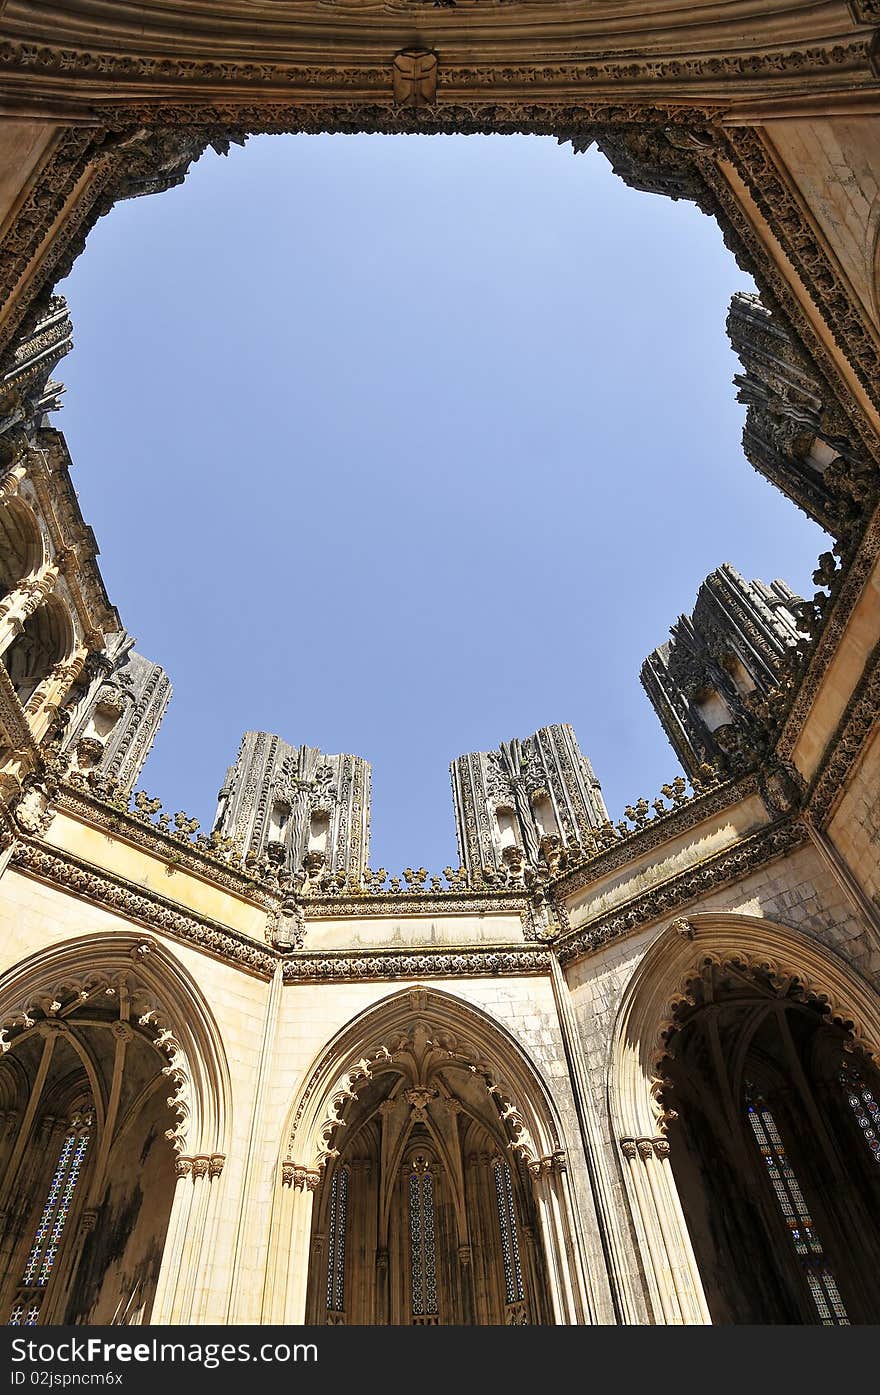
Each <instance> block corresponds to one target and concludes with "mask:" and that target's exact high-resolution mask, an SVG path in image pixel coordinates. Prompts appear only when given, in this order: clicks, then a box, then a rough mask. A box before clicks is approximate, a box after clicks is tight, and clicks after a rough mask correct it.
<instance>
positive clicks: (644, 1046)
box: [608, 912, 880, 1322]
mask: <svg viewBox="0 0 880 1395" xmlns="http://www.w3.org/2000/svg"><path fill="white" fill-rule="evenodd" d="M725 962H732V963H734V964H738V965H741V966H742V967H743V968H744V969H746V970H749V969H754V970H757V971H759V972H760V973H762V974H763V975H767V976H770V978H772V979H773V980H774V981H778V982H779V983H784V984H790V983H792V982H794V983H795V984H796V987H797V991H798V993H799V994H800V995H801V996H802V997H803V998H804V1000H805V1001H806V1000H809V1001H812V1002H813V1003H815V1004H817V1005H819V1006H820V1007H821V1008H822V1009H823V1011H824V1012H825V1015H827V1018H828V1020H829V1021H832V1022H834V1023H836V1024H837V1025H838V1026H839V1027H840V1028H841V1029H842V1030H844V1031H845V1032H846V1033H847V1034H848V1035H849V1036H850V1037H851V1039H852V1041H853V1042H854V1044H856V1045H857V1046H858V1048H859V1049H860V1050H861V1051H863V1052H864V1053H865V1054H866V1056H867V1057H869V1058H870V1059H872V1060H873V1061H874V1062H875V1063H876V1062H877V1061H878V1060H880V997H878V995H877V993H876V990H875V989H874V988H873V987H872V985H871V984H870V983H868V982H867V980H865V979H863V978H861V976H860V975H859V974H858V973H856V972H855V970H854V969H853V968H852V967H851V966H850V965H849V964H848V963H847V962H846V961H845V960H843V959H842V958H840V957H839V956H837V955H834V954H833V953H831V952H830V951H829V950H827V949H826V948H825V947H824V946H822V945H821V944H819V943H818V942H817V941H816V940H814V939H811V938H810V937H809V936H807V935H804V934H802V933H801V932H800V931H797V930H793V929H791V928H789V927H787V926H783V925H779V924H776V923H774V922H772V921H766V920H759V919H756V918H754V917H751V916H743V915H736V914H723V913H705V912H704V913H697V914H694V915H693V916H691V917H688V918H679V919H677V920H675V921H673V922H672V923H671V925H669V926H667V927H666V928H665V929H664V930H663V931H661V933H660V934H659V936H658V937H657V939H656V940H655V941H654V944H653V945H652V946H651V948H650V949H649V950H648V951H647V953H646V954H645V956H644V958H643V959H642V961H641V962H640V964H639V966H638V968H637V970H636V971H635V973H634V974H633V977H632V979H631V980H630V982H629V984H628V985H627V988H626V990H625V992H624V994H623V998H622V1001H621V1004H620V1008H619V1010H618V1014H617V1019H616V1022H615V1027H614V1032H613V1035H612V1042H611V1056H610V1063H611V1068H610V1075H609V1083H608V1105H609V1114H610V1121H611V1128H612V1135H613V1137H614V1138H615V1139H616V1140H617V1144H618V1147H619V1149H620V1154H621V1167H622V1171H623V1176H624V1180H625V1184H626V1189H627V1194H628V1198H629V1204H630V1210H631V1214H632V1216H633V1224H634V1227H635V1230H636V1235H637V1238H638V1243H639V1247H640V1250H641V1251H642V1254H643V1258H644V1263H645V1274H646V1279H647V1282H648V1289H649V1294H650V1298H651V1301H652V1303H653V1304H654V1306H655V1312H656V1314H657V1320H658V1321H661V1322H708V1321H710V1320H711V1319H710V1314H709V1307H708V1304H707V1301H706V1297H705V1293H704V1290H703V1283H702V1279H701V1276H700V1271H699V1266H698V1264H697V1259H696V1256H695V1253H694V1248H693V1245H692V1242H691V1238H690V1235H689V1233H688V1227H687V1224H686V1222H685V1218H684V1213H683V1211H682V1207H681V1202H680V1200H679V1195H678V1190H677V1187H676V1183H675V1180H674V1178H673V1175H672V1170H671V1166H670V1145H669V1140H668V1138H667V1124H668V1122H669V1120H668V1117H667V1115H666V1112H665V1105H664V1086H665V1083H666V1082H665V1079H664V1073H663V1057H664V1054H665V1052H666V1041H667V1038H668V1036H669V1033H670V1031H671V1030H673V1029H674V1027H675V1023H676V1014H677V1012H678V1011H679V1009H680V1007H681V1006H682V1005H683V1004H686V1003H687V1002H688V1001H689V991H690V990H689V985H690V984H691V983H692V981H693V980H694V978H695V976H697V977H699V966H700V965H701V964H703V965H708V964H715V963H718V964H723V963H725ZM670 1272H671V1273H672V1275H673V1277H674V1279H675V1284H674V1287H673V1288H672V1289H671V1290H670V1287H669V1285H668V1284H665V1283H664V1281H663V1275H664V1274H666V1273H670Z"/></svg>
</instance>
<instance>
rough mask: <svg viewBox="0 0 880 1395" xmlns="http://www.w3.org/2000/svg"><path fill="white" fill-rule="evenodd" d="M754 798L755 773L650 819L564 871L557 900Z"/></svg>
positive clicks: (555, 886)
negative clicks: (640, 826) (725, 810)
mask: <svg viewBox="0 0 880 1395" xmlns="http://www.w3.org/2000/svg"><path fill="white" fill-rule="evenodd" d="M753 795H760V787H759V782H758V777H757V775H756V774H755V773H753V772H750V773H749V774H747V775H743V776H741V777H740V778H739V779H737V780H730V781H725V783H724V784H722V785H714V786H713V787H712V789H710V790H707V791H706V793H705V794H701V795H698V796H696V798H693V799H690V800H688V802H687V803H686V804H683V805H682V806H681V807H680V808H678V809H670V810H669V811H668V812H667V813H666V814H663V815H662V816H661V817H660V818H654V819H650V820H649V821H648V823H647V824H646V826H645V827H644V828H639V829H635V830H633V831H632V832H631V833H629V834H627V836H626V837H625V838H622V839H621V840H620V842H618V843H613V844H612V845H611V846H610V847H608V848H603V849H602V850H601V851H599V852H597V853H595V854H594V855H593V856H592V857H590V858H588V859H587V860H586V861H584V862H581V863H579V864H578V865H577V866H576V867H573V868H571V869H570V870H568V871H565V872H562V873H561V874H560V875H559V876H558V877H557V878H556V879H555V880H554V881H552V882H551V883H550V890H551V891H552V893H553V896H554V898H555V899H556V900H557V901H562V900H564V899H566V898H568V897H570V896H572V895H573V894H574V893H575V892H577V891H580V890H582V889H583V888H584V887H587V886H590V885H592V884H593V883H594V882H597V881H599V880H600V878H602V877H606V876H608V875H609V873H611V872H616V871H617V870H618V869H619V868H621V867H625V866H626V865H627V863H630V862H636V861H638V859H639V858H641V857H643V856H644V855H645V853H647V852H652V851H653V850H654V849H655V848H659V847H662V845H663V844H664V843H669V842H671V841H673V840H674V839H676V838H680V837H681V836H682V834H684V833H687V832H689V830H690V829H692V828H697V827H698V826H699V825H700V824H701V823H705V822H706V821H707V819H710V818H712V816H713V815H715V814H718V813H721V812H722V811H723V810H724V809H728V808H733V807H734V806H735V805H737V804H740V803H742V801H743V800H745V799H749V798H751V797H752V796H753ZM768 817H769V816H768Z"/></svg>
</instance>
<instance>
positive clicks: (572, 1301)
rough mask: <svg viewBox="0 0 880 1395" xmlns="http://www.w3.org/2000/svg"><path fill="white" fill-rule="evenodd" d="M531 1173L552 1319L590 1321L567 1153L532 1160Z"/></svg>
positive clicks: (563, 1323)
mask: <svg viewBox="0 0 880 1395" xmlns="http://www.w3.org/2000/svg"><path fill="white" fill-rule="evenodd" d="M529 1173H530V1174H531V1178H532V1190H533V1192H534V1196H535V1204H536V1206H537V1211H538V1224H539V1225H540V1227H541V1237H542V1239H543V1242H544V1254H545V1257H546V1264H547V1280H548V1284H549V1288H550V1302H551V1305H552V1309H553V1319H554V1321H555V1322H556V1323H557V1324H559V1325H563V1326H564V1325H569V1324H572V1323H582V1322H588V1321H590V1315H589V1311H588V1307H587V1304H586V1302H585V1298H584V1295H585V1291H586V1284H585V1276H584V1275H583V1273H582V1272H581V1265H580V1252H579V1248H578V1246H577V1244H576V1243H575V1240H574V1237H573V1235H572V1234H571V1225H570V1218H571V1198H570V1196H569V1192H568V1177H567V1174H566V1170H565V1154H564V1153H561V1152H559V1153H553V1154H551V1155H550V1156H549V1157H545V1158H538V1159H536V1160H534V1161H532V1162H530V1163H529Z"/></svg>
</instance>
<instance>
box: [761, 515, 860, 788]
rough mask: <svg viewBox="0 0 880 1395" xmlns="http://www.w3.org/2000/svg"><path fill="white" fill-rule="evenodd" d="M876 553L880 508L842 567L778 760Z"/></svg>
mask: <svg viewBox="0 0 880 1395" xmlns="http://www.w3.org/2000/svg"><path fill="white" fill-rule="evenodd" d="M878 556H880V508H878V509H877V510H876V511H875V513H874V516H873V518H872V519H871V520H870V522H869V524H868V527H867V528H866V529H865V532H864V534H863V536H862V540H861V543H860V545H859V548H858V551H857V553H856V555H855V557H854V558H853V559H852V560H851V562H850V563H849V565H848V566H847V567H846V568H845V570H844V573H843V577H842V580H841V584H840V589H839V591H838V592H837V593H836V595H835V596H834V598H833V600H832V603H831V607H830V610H829V612H828V613H827V614H826V616H825V617H824V621H823V624H822V629H821V631H820V633H819V637H818V641H817V643H816V646H815V648H814V650H813V652H812V654H811V655H810V659H809V663H808V664H807V668H806V671H805V672H804V673H802V674H801V675H799V681H798V686H797V691H796V694H795V697H794V701H793V702H792V704H791V707H790V708H789V711H788V714H787V716H786V719H785V723H784V725H783V727H782V731H781V732H780V734H779V738H778V740H777V742H776V754H777V756H778V757H779V758H780V759H781V760H790V759H791V755H792V752H793V750H794V748H795V745H796V743H797V739H798V737H799V736H800V733H801V731H802V730H803V727H804V725H805V723H806V721H807V717H808V715H809V712H810V709H811V707H812V706H813V703H814V701H815V699H816V695H817V693H818V692H819V688H820V687H821V685H822V681H823V679H824V677H825V674H826V673H827V671H828V669H829V668H830V666H831V663H832V661H833V659H834V657H835V655H836V654H838V652H839V650H840V645H841V641H842V639H843V637H844V633H845V630H846V627H847V625H848V623H849V620H850V616H851V615H852V612H853V610H854V608H855V606H856V603H857V601H858V599H859V597H860V596H861V594H862V591H863V590H864V587H865V584H866V582H867V581H868V578H869V577H870V575H871V573H872V571H873V570H874V567H875V565H876V562H877V558H878Z"/></svg>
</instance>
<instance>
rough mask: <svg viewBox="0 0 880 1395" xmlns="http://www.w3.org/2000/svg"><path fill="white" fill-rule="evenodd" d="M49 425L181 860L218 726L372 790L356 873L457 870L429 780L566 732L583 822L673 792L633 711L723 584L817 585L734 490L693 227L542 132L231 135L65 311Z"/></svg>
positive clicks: (708, 277) (739, 489) (116, 218)
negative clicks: (139, 694)
mask: <svg viewBox="0 0 880 1395" xmlns="http://www.w3.org/2000/svg"><path fill="white" fill-rule="evenodd" d="M60 289H61V290H62V291H63V293H64V294H65V295H66V296H67V297H68V300H69V302H70V306H71V311H72V315H73V324H74V337H75V345H76V347H75V349H74V351H73V353H72V354H71V355H70V357H69V358H67V359H66V360H65V362H64V363H63V365H62V367H61V372H60V376H62V377H63V378H64V381H65V382H66V384H67V389H68V390H67V393H66V396H65V399H64V402H65V405H64V410H63V412H62V413H61V414H60V416H59V417H57V418H56V424H57V425H58V426H59V427H61V429H63V430H64V432H65V434H66V436H67V439H68V443H69V445H70V448H71V452H72V455H73V459H74V462H75V480H74V482H75V484H76V486H77V489H78V491H79V495H80V500H81V503H82V507H83V512H84V514H85V517H86V519H87V520H88V522H89V523H91V525H92V527H93V528H94V530H95V532H96V534H97V537H98V542H99V544H100V547H101V557H100V564H101V567H102V571H103V574H104V578H105V581H106V583H107V586H108V589H109V592H110V595H111V597H112V599H113V601H114V602H115V604H116V605H117V606H118V608H119V610H120V612H121V614H122V617H123V621H124V623H125V624H126V625H127V627H128V628H129V629H130V630H131V632H132V633H133V634H134V635H136V637H137V640H138V648H139V649H140V651H141V652H142V653H144V654H146V655H148V656H149V657H150V658H152V659H155V660H157V661H159V662H160V663H162V664H163V665H164V666H165V668H166V669H167V670H168V672H169V674H170V676H171V679H172V682H173V685H174V698H173V699H172V704H171V707H170V709H169V712H168V715H167V716H166V719H165V723H164V725H163V728H162V730H161V732H160V735H159V738H158V740H157V743H156V746H155V748H154V751H153V753H152V755H151V757H150V760H149V762H148V764H147V767H146V769H145V772H144V775H143V778H142V780H141V785H142V787H144V788H146V789H147V790H148V791H149V792H150V793H151V794H158V795H159V796H160V797H161V798H162V799H163V800H164V803H165V806H166V808H169V809H170V810H171V811H172V812H173V811H175V810H177V809H180V808H182V809H184V810H186V811H187V812H188V813H189V814H191V815H193V816H195V817H196V818H199V819H200V820H201V821H202V824H203V826H205V827H207V826H208V825H209V824H210V821H211V819H212V817H213V812H214V807H215V798H216V793H217V791H218V789H219V788H220V784H221V782H222V779H223V775H224V773H225V770H226V767H227V766H228V765H229V764H231V762H232V761H233V759H234V758H235V754H236V751H237V748H238V742H239V739H240V736H241V733H242V732H243V731H244V730H245V729H248V728H259V729H265V730H269V731H274V732H277V733H278V734H279V735H281V736H283V737H285V738H286V739H287V740H289V741H291V742H296V743H299V742H308V743H309V744H310V745H315V746H320V747H321V748H322V749H323V750H325V751H330V752H333V751H353V752H356V753H358V754H360V755H363V756H366V757H367V758H368V759H369V760H370V761H371V762H372V765H373V819H372V857H371V861H372V864H373V866H379V865H383V866H385V867H388V868H389V870H391V871H392V872H396V871H398V870H399V869H400V868H402V867H404V866H407V865H414V866H419V865H424V866H426V867H427V868H429V870H431V871H435V870H439V869H440V868H442V867H443V866H444V865H445V864H446V863H447V862H450V861H452V862H453V863H455V862H456V860H457V859H456V855H455V835H454V827H453V821H452V803H451V796H450V791H449V776H448V769H447V767H448V764H449V761H450V760H451V759H452V758H453V757H455V756H457V755H459V754H461V753H462V752H465V751H469V750H485V749H491V748H492V747H495V746H497V745H498V743H499V742H500V741H502V740H506V739H509V738H510V737H512V736H526V735H528V734H529V733H530V732H532V731H534V730H535V729H536V728H537V727H539V726H543V725H546V724H548V723H550V722H558V721H570V722H572V723H573V725H574V727H575V730H576V732H577V734H578V737H579V740H580V744H581V747H582V749H583V750H584V751H585V752H587V753H588V755H589V756H590V758H591V759H592V761H593V764H594V766H595V768H596V771H597V774H598V775H599V777H600V779H601V781H602V784H603V789H604V793H605V797H606V800H607V802H608V804H609V807H610V810H611V813H612V816H614V817H619V815H620V812H621V810H622V808H623V806H624V805H625V804H627V803H630V802H631V801H633V800H635V799H636V798H638V797H639V796H642V795H644V796H646V797H647V798H652V797H654V796H655V795H656V794H657V793H658V791H659V787H660V785H661V784H662V783H663V782H664V781H665V780H667V779H669V778H670V777H671V776H672V775H674V774H676V773H677V772H678V766H677V763H676V760H675V757H674V755H673V753H672V751H671V749H670V747H669V745H668V743H667V741H666V738H665V736H664V734H663V731H662V728H661V727H660V724H659V722H658V720H657V719H656V717H655V716H654V713H653V710H652V709H651V707H650V705H649V703H648V701H647V699H646V697H645V696H644V693H643V692H642V689H641V685H640V683H639V680H638V672H639V667H640V664H641V661H642V659H643V658H644V656H645V655H646V654H647V653H648V652H649V650H651V649H652V648H654V647H655V646H656V645H657V644H660V643H661V642H662V641H663V640H664V639H665V638H666V636H667V633H668V629H669V626H670V624H672V622H673V621H674V620H675V619H676V617H677V616H678V615H679V614H680V613H681V612H682V611H685V610H689V609H690V608H691V607H692V604H693V601H694V598H695V595H696V592H697V588H698V587H699V585H700V582H701V581H702V580H703V578H704V577H705V576H706V575H707V573H708V572H710V571H711V570H712V569H713V568H714V567H716V566H717V565H718V564H719V563H720V562H722V561H730V562H732V563H733V564H734V566H736V567H737V568H738V569H739V570H740V571H741V572H743V573H745V574H746V575H747V576H749V577H753V576H759V577H762V578H763V579H765V580H769V579H771V578H773V577H776V576H782V577H784V578H785V579H786V580H787V581H788V582H789V583H790V584H791V585H793V586H794V587H795V589H797V590H801V591H804V590H807V591H809V592H810V594H811V593H812V592H811V589H810V579H809V578H810V572H811V571H812V569H813V566H814V563H815V558H816V556H817V554H818V552H819V551H821V550H822V548H823V545H824V539H823V535H822V533H821V532H820V530H819V529H818V528H817V527H816V526H815V525H814V524H812V523H810V522H809V520H807V519H806V518H805V517H804V516H803V515H802V514H800V513H799V511H798V510H797V509H796V508H795V507H794V505H792V504H790V503H789V502H788V501H787V500H785V499H784V498H783V497H782V496H781V495H780V494H779V493H778V492H777V491H776V490H774V489H773V488H772V487H771V486H770V485H769V484H767V483H766V482H765V481H764V480H763V479H762V478H761V477H760V476H758V475H757V474H756V473H755V471H754V470H753V469H752V468H751V466H750V465H749V464H748V462H747V461H746V460H745V458H744V456H743V454H742V450H741V446H740V434H741V429H742V421H743V415H744V410H745V409H744V408H743V407H741V406H739V405H738V404H737V403H736V401H735V395H734V389H733V386H732V383H731V379H732V377H733V374H734V373H735V372H736V371H737V361H736V359H735V358H734V356H733V354H732V352H731V351H730V348H729V346H728V344H727V339H726V336H725V333H724V320H725V316H726V312H727V305H728V302H729V299H730V296H731V295H732V294H733V292H734V291H736V290H738V289H753V288H752V287H751V285H750V283H749V280H748V278H747V277H746V276H744V275H743V274H742V273H741V272H740V271H739V270H738V268H737V267H736V264H735V263H734V261H733V258H732V257H731V255H730V253H729V252H727V250H726V249H725V247H724V245H723V243H722V240H721V234H720V232H719V230H718V228H717V227H716V225H715V224H714V223H713V222H712V221H711V220H710V219H708V218H706V217H704V216H703V215H702V214H701V213H699V212H698V211H697V210H696V209H695V208H693V206H691V205H689V204H684V203H672V202H671V201H669V200H667V199H663V198H659V197H655V196H652V195H647V194H641V193H637V192H635V191H633V190H630V189H627V188H626V186H625V185H624V184H623V183H622V182H621V181H620V180H618V179H617V178H616V177H615V176H614V175H613V174H612V173H611V169H610V166H609V165H608V164H607V163H606V161H605V160H604V159H603V158H602V157H601V156H600V155H599V154H598V153H597V152H595V151H591V152H590V153H589V154H588V155H586V156H584V155H574V154H572V152H571V150H570V148H569V147H560V146H558V145H557V144H556V143H555V142H554V141H551V140H549V139H541V138H536V137H477V136H471V137H443V136H439V137H437V136H435V137H412V136H407V137H389V136H372V137H368V136H300V137H260V138H257V139H253V140H251V141H250V142H249V143H248V145H247V146H246V147H245V148H244V149H239V148H234V149H233V150H232V152H231V154H230V155H229V156H228V158H226V159H221V158H220V157H218V156H216V155H214V154H213V152H209V153H208V154H206V155H205V156H204V157H203V158H202V159H201V160H200V161H199V163H198V164H197V165H196V166H195V167H194V168H193V169H192V171H191V172H190V174H189V176H188V178H187V180H186V183H185V184H184V185H183V186H182V187H181V188H178V189H175V190H172V191H169V192H168V193H165V194H162V195H159V196H153V197H150V198H144V199H137V200H133V201H130V202H127V203H123V204H120V205H119V206H117V207H116V208H115V209H114V210H113V211H112V212H111V213H110V214H109V215H108V216H107V217H106V218H104V219H102V220H101V222H100V223H99V224H98V226H97V227H96V228H95V230H94V231H93V232H92V234H91V235H90V237H89V242H88V246H87V248H86V251H85V253H84V254H83V256H82V257H81V258H80V260H79V261H78V263H77V264H76V266H75V267H74V270H73V273H72V274H71V276H70V277H69V278H68V280H67V281H66V282H65V283H64V284H63V285H62V286H61V288H60Z"/></svg>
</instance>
